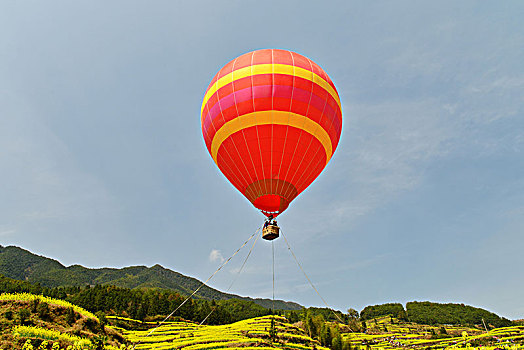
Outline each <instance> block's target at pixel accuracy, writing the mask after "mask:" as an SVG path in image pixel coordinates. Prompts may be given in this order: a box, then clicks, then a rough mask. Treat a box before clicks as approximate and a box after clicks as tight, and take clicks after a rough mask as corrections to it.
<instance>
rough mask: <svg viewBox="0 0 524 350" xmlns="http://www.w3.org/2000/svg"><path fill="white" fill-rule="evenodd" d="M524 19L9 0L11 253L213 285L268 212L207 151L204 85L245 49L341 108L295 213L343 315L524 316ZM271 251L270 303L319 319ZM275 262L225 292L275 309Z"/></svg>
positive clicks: (425, 11) (312, 267) (446, 4)
mask: <svg viewBox="0 0 524 350" xmlns="http://www.w3.org/2000/svg"><path fill="white" fill-rule="evenodd" d="M522 18H524V3H523V2H521V1H505V2H499V1H438V2H435V1H373V2H370V1H361V2H351V1H340V2H329V1H325V2H320V1H259V2H255V1H204V2H203V1H198V2H197V1H113V2H102V1H99V2H93V1H75V2H71V1H46V2H41V1H35V2H31V1H24V2H20V1H10V0H4V1H2V2H1V3H0V186H1V187H0V189H1V196H0V244H2V245H10V244H12V245H17V246H21V247H24V248H26V249H29V250H31V251H33V252H37V253H39V254H42V255H46V256H50V257H53V258H56V259H58V260H60V261H61V262H63V263H64V264H66V265H70V264H82V265H84V266H88V267H100V266H111V267H120V266H127V265H139V264H144V265H148V266H150V265H153V264H156V263H160V264H162V265H163V266H166V267H168V268H171V269H173V270H176V271H179V272H182V273H184V274H188V275H191V276H194V277H197V278H199V279H202V280H205V279H206V278H207V277H208V276H209V275H210V274H211V273H212V272H213V271H214V270H215V269H216V268H217V266H218V264H219V261H220V255H222V256H224V257H227V256H229V255H230V254H231V253H232V252H233V251H234V250H235V249H237V247H239V246H240V245H241V244H242V242H243V241H244V240H245V239H246V238H247V237H249V235H250V234H251V233H252V232H253V231H254V230H255V229H256V228H257V227H258V226H259V225H260V224H261V223H262V216H261V214H259V213H257V211H256V210H255V209H254V208H252V207H251V205H250V204H249V202H247V200H246V199H245V198H244V197H243V196H242V195H240V194H239V193H237V192H236V191H235V189H234V188H233V187H231V186H230V185H229V183H228V182H227V181H226V180H225V178H224V177H223V176H222V175H221V174H220V173H219V171H218V169H217V168H216V166H215V164H214V163H213V161H212V159H211V157H210V156H209V154H208V153H207V150H206V148H205V146H204V143H203V140H202V136H201V131H200V116H199V112H200V104H201V100H202V98H203V94H204V91H205V89H206V87H207V85H208V83H209V81H210V79H211V78H212V77H213V75H214V74H215V73H216V71H217V70H218V69H220V68H221V67H222V66H223V65H224V64H226V63H227V62H228V61H230V60H231V59H233V58H235V57H236V56H239V55H241V54H243V53H245V52H248V51H251V50H254V49H259V48H284V49H288V50H293V51H296V52H298V53H301V54H303V55H306V56H308V57H310V58H311V59H312V60H314V61H315V62H317V63H318V64H319V65H320V66H322V67H323V68H324V70H325V71H326V72H327V73H328V74H329V75H330V77H331V78H332V79H333V81H334V82H335V84H336V86H337V89H338V91H339V94H340V96H341V99H342V104H343V113H344V128H343V132H342V138H341V142H340V144H339V147H338V149H337V151H336V153H335V155H334V157H333V159H332V161H331V162H330V164H329V165H328V167H327V168H326V169H325V171H324V172H323V173H322V174H321V176H320V177H319V178H318V179H317V181H316V182H315V183H314V184H313V185H312V186H311V187H310V188H309V189H308V190H306V191H305V192H304V193H303V194H301V195H300V196H299V197H298V198H297V199H296V200H295V201H294V202H293V203H292V205H291V206H290V207H289V209H288V210H287V211H286V212H285V214H284V215H282V217H281V219H280V220H279V222H280V224H281V226H282V227H283V230H284V233H285V234H286V235H287V237H288V240H289V241H290V243H291V245H292V247H293V248H294V250H295V253H296V254H297V256H298V257H299V259H300V261H301V263H302V264H303V266H304V269H305V270H306V272H308V274H309V275H310V277H311V279H312V280H313V282H314V283H315V284H316V286H317V288H318V289H319V291H320V293H321V294H322V295H323V297H324V298H325V299H326V300H327V302H328V303H329V304H330V305H332V306H333V307H335V308H338V309H341V310H345V309H347V308H348V307H353V308H356V309H358V310H361V309H362V308H363V307H364V306H366V305H369V304H377V303H382V302H396V301H399V302H406V301H411V300H432V301H439V302H463V303H466V304H471V305H474V306H479V307H483V308H486V309H488V310H491V311H494V312H497V313H499V314H501V315H503V316H505V317H508V318H523V317H524V299H523V298H522V290H524V274H523V273H522V271H521V270H522V254H523V252H524V236H523V235H524V161H523V160H524V24H523V22H522ZM275 247H276V256H277V276H276V297H277V298H280V299H286V300H293V301H296V302H299V303H301V304H303V305H306V306H309V305H315V306H322V301H321V300H320V299H319V298H318V296H317V295H316V294H315V292H314V291H313V290H312V289H311V288H309V287H308V284H307V281H306V280H305V278H304V277H303V275H302V274H301V272H300V270H299V269H298V267H297V266H296V264H295V263H294V261H293V260H292V258H291V257H290V255H289V253H288V251H287V249H286V248H285V242H284V241H283V240H282V239H279V240H277V241H275ZM270 248H271V247H270V244H268V243H267V242H265V241H264V242H262V241H259V242H258V243H257V246H256V247H255V250H254V252H253V254H252V258H251V259H250V261H249V262H248V263H247V266H246V271H245V272H244V273H243V274H242V275H241V276H240V277H239V278H238V280H237V282H236V283H235V285H234V286H233V288H232V289H231V292H233V293H237V294H241V295H249V296H253V297H270V296H271V260H270V258H271V249H270ZM246 253H247V251H243V252H242V254H241V256H239V258H237V259H235V260H233V261H232V262H231V263H230V265H228V266H227V268H226V269H225V271H224V272H223V273H221V274H219V275H217V277H216V278H215V279H213V280H212V283H211V286H213V287H215V288H218V289H221V290H225V289H226V288H227V287H228V286H229V284H230V282H231V280H232V278H233V277H234V275H235V271H236V270H237V269H238V267H239V266H240V265H241V263H242V259H243V256H245V254H246ZM213 256H214V257H215V259H211V257H213Z"/></svg>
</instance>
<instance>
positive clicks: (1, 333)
mask: <svg viewBox="0 0 524 350" xmlns="http://www.w3.org/2000/svg"><path fill="white" fill-rule="evenodd" d="M13 299H14V300H13ZM35 300H38V302H37V303H35ZM43 304H47V310H48V311H47V312H45V313H44V312H42V309H46V308H42V305H43ZM70 307H71V308H72V307H74V308H75V310H74V312H73V316H72V317H71V316H69V317H68V311H69V310H68V309H69V308H70ZM23 309H25V310H27V311H28V315H27V318H26V319H25V320H21V318H20V313H21V310H23ZM20 325H22V326H27V327H30V328H31V327H38V328H44V329H48V330H54V331H57V332H60V334H65V335H71V336H74V337H80V338H82V339H88V340H91V341H92V340H94V339H95V338H103V339H104V340H105V343H106V344H107V345H111V346H115V347H118V346H120V345H121V344H122V343H125V339H124V338H123V337H122V335H121V334H120V333H119V332H118V331H116V330H114V329H111V328H109V327H104V326H103V325H101V324H100V321H99V320H98V318H96V316H94V315H92V314H90V313H89V312H87V311H85V310H82V309H81V308H79V307H77V306H73V305H68V303H67V302H63V301H62V300H58V299H51V298H45V297H41V296H34V295H31V294H8V295H6V294H2V295H0V349H20V348H22V345H23V344H24V343H25V341H26V340H27V339H31V340H33V344H35V343H36V344H38V343H39V342H40V341H41V340H42V339H40V340H38V338H39V337H36V336H26V335H24V334H22V335H21V336H14V334H13V333H14V332H13V329H14V327H16V326H20ZM64 338H65V337H64ZM57 342H59V343H60V345H61V347H63V348H66V347H67V346H68V345H71V344H72V342H70V341H67V340H64V339H62V340H57ZM50 343H53V341H51V342H50ZM49 347H51V344H50V345H49Z"/></svg>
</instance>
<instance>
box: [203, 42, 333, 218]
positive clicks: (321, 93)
mask: <svg viewBox="0 0 524 350" xmlns="http://www.w3.org/2000/svg"><path fill="white" fill-rule="evenodd" d="M201 123H202V133H203V135H204V140H205V142H206V146H207V149H208V151H209V153H210V154H211V157H213V160H214V161H215V163H216V164H217V166H218V167H219V169H220V171H222V173H223V174H224V175H225V176H226V177H227V179H228V180H229V181H230V182H231V183H232V184H233V186H235V187H236V188H237V189H238V190H239V191H240V192H241V193H242V194H243V195H244V196H246V198H247V199H248V200H249V201H250V202H251V203H253V205H254V206H255V207H256V208H258V209H260V210H261V211H262V212H263V213H264V214H265V215H267V216H269V215H273V216H274V217H275V216H277V215H278V214H280V213H282V212H283V211H284V210H286V208H287V207H288V205H289V203H290V202H291V201H292V200H293V199H295V198H296V197H297V196H298V195H299V194H300V193H301V192H302V191H304V190H305V189H306V187H308V186H309V184H311V182H313V180H315V178H316V177H317V176H318V175H319V174H320V172H321V171H322V170H323V169H324V167H325V166H326V164H327V163H328V162H329V160H330V159H331V157H332V155H333V152H335V149H336V148H337V145H338V141H339V139H340V132H341V130H342V110H341V105H340V98H339V96H338V93H337V90H336V88H335V85H334V84H333V82H332V81H331V79H329V77H328V75H327V74H326V73H325V72H324V71H323V70H322V68H320V67H319V66H318V65H317V64H316V63H314V62H313V61H311V60H310V59H309V58H307V57H304V56H302V55H299V54H297V53H294V52H291V51H286V50H272V49H267V50H258V51H253V52H249V53H246V54H244V55H242V56H240V57H238V58H236V59H234V60H233V61H231V62H229V63H228V64H226V65H225V66H224V67H223V68H222V69H221V70H220V71H219V72H218V73H217V74H216V75H215V77H214V78H213V80H211V83H210V84H209V87H208V89H207V91H206V94H205V96H204V101H203V102H202V111H201Z"/></svg>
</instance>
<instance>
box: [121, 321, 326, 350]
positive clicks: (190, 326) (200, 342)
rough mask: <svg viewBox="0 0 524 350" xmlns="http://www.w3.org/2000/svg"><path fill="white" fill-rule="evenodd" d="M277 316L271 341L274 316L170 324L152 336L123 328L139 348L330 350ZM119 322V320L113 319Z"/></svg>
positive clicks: (161, 327)
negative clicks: (209, 323)
mask: <svg viewBox="0 0 524 350" xmlns="http://www.w3.org/2000/svg"><path fill="white" fill-rule="evenodd" d="M274 317H275V329H276V336H275V337H274V340H273V341H272V340H271V336H270V329H271V316H264V317H257V318H252V319H249V320H244V321H240V322H236V323H232V324H229V325H222V326H206V325H203V326H199V325H198V324H195V323H190V322H169V323H167V324H164V325H162V326H160V327H159V328H158V329H157V330H156V331H154V332H153V333H152V334H150V335H149V336H148V334H149V332H150V330H144V331H127V330H125V329H121V328H119V329H118V330H119V331H121V332H122V333H123V334H124V336H125V337H126V339H127V340H129V341H131V342H133V343H135V344H137V345H136V347H135V348H136V349H164V350H167V349H184V350H198V349H206V350H208V349H226V348H227V349H230V350H234V349H243V350H250V349H256V350H259V349H264V348H272V349H290V350H292V349H313V348H316V349H327V348H323V347H321V346H320V345H319V343H318V341H316V340H313V339H311V338H310V337H308V336H307V335H306V334H305V333H304V331H303V330H302V329H300V328H298V327H295V326H293V325H291V324H289V323H288V322H287V320H286V319H285V318H283V317H278V316H274ZM112 319H113V320H118V318H112Z"/></svg>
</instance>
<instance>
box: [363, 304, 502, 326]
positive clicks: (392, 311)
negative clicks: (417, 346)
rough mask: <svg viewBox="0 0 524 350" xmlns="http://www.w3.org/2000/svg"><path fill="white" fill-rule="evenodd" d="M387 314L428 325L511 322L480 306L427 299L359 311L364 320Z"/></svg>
mask: <svg viewBox="0 0 524 350" xmlns="http://www.w3.org/2000/svg"><path fill="white" fill-rule="evenodd" d="M387 315H390V316H393V317H396V318H398V319H399V320H404V321H409V322H414V323H418V324H429V325H435V324H455V325H458V324H469V325H482V324H483V323H485V324H487V325H491V326H493V327H507V326H510V325H511V324H512V322H511V321H510V320H508V319H505V318H503V317H500V316H498V315H496V314H494V313H493V312H490V311H487V310H484V309H481V308H477V307H473V306H469V305H464V304H453V303H447V304H443V303H433V302H429V301H423V302H420V301H412V302H409V303H407V304H406V308H405V309H404V306H403V305H402V304H400V303H388V304H381V305H371V306H366V307H365V308H364V310H362V311H361V312H360V318H361V319H362V320H364V321H365V320H371V319H373V318H376V317H380V316H387Z"/></svg>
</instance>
